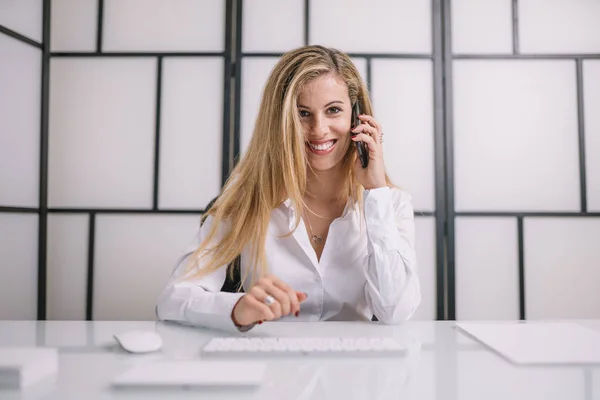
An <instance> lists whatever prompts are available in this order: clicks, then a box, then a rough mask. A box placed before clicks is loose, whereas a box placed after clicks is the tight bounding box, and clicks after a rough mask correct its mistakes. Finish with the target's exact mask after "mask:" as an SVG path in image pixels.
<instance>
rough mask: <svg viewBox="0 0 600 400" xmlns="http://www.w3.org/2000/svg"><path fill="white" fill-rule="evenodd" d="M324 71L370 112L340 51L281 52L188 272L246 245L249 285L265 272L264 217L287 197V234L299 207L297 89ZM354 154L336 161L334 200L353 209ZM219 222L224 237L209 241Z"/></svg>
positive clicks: (302, 175)
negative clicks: (338, 176)
mask: <svg viewBox="0 0 600 400" xmlns="http://www.w3.org/2000/svg"><path fill="white" fill-rule="evenodd" d="M325 74H335V75H336V76H337V77H339V78H340V79H341V80H342V81H343V82H345V83H346V85H347V87H348V95H349V97H350V101H351V104H354V102H356V101H359V102H360V103H359V104H360V108H361V110H362V112H363V113H365V114H369V115H372V109H371V102H370V99H369V93H368V90H367V87H366V85H365V83H364V82H363V80H362V79H361V77H360V74H359V72H358V70H357V69H356V67H355V66H354V64H353V63H352V61H351V59H350V57H349V56H348V55H347V54H345V53H342V52H340V51H339V50H336V49H331V48H325V47H323V46H304V47H301V48H298V49H295V50H292V51H290V52H288V53H286V54H284V55H283V56H282V57H281V59H280V60H279V62H278V63H277V65H275V67H274V69H273V71H272V72H271V75H270V76H269V79H268V80H267V83H266V86H265V89H264V93H263V97H262V101H261V104H260V109H259V111H258V116H257V119H256V124H255V127H254V132H253V135H252V138H251V140H250V144H249V146H248V149H247V151H246V153H245V155H244V156H243V158H242V159H241V160H240V162H239V163H238V164H237V166H236V167H235V169H234V170H233V172H232V173H231V175H230V177H229V179H228V180H227V182H226V183H225V186H224V188H223V191H222V193H221V195H220V196H219V198H218V199H217V200H216V202H215V203H214V204H213V206H212V207H211V208H210V209H209V210H207V213H206V214H205V216H212V217H213V222H212V225H211V228H210V230H209V233H208V235H207V237H206V238H205V240H204V241H203V242H202V243H201V244H200V245H199V247H198V248H197V249H196V251H195V252H194V254H193V256H192V258H191V261H192V263H191V265H190V266H189V267H188V272H189V271H190V269H191V268H193V267H194V265H196V263H197V262H199V261H200V259H202V258H203V257H207V260H208V261H207V263H206V265H205V266H204V267H203V268H201V269H200V270H199V271H197V272H196V273H195V274H193V276H203V275H208V274H210V273H212V272H214V271H216V270H217V269H219V268H221V267H223V266H226V265H229V264H230V263H231V262H232V261H233V260H234V259H236V257H237V256H238V255H240V254H241V252H242V250H243V249H244V248H245V247H246V246H247V245H249V246H250V254H251V255H252V259H251V265H252V280H254V279H256V277H257V276H261V275H262V274H265V273H266V272H267V265H266V257H265V241H266V236H267V227H268V225H269V221H270V217H271V212H272V211H273V210H274V209H275V208H277V207H278V206H280V205H281V204H282V203H283V202H284V201H285V200H286V199H288V198H289V199H290V200H291V203H292V205H293V207H294V208H295V210H296V213H295V215H296V221H295V228H294V229H296V228H297V227H298V225H299V223H300V218H301V215H303V213H304V211H305V207H306V206H305V204H304V200H303V195H304V193H305V190H306V179H307V174H306V168H307V158H306V153H305V151H306V150H305V138H304V133H303V130H302V124H301V121H300V118H299V115H298V105H297V99H298V96H299V94H300V92H301V90H302V88H303V87H304V85H306V84H307V83H308V82H309V81H311V80H313V79H315V78H316V77H318V76H322V75H325ZM355 154H356V147H355V146H349V147H348V151H347V152H346V154H345V156H344V158H343V160H342V168H343V170H344V171H345V174H344V176H345V182H344V186H343V190H342V193H340V198H346V199H348V198H350V199H351V200H353V201H356V202H358V203H359V204H360V203H361V200H362V193H363V187H362V186H361V185H360V184H359V183H358V182H357V180H356V179H355V177H354V173H353V163H354V160H355V157H356V156H355ZM225 221H227V225H228V227H227V228H228V229H227V232H226V233H225V235H224V236H223V238H222V239H221V240H220V242H218V243H216V244H214V243H213V242H214V239H215V235H216V234H217V232H218V231H219V228H220V227H221V224H223V223H225ZM292 232H293V231H292ZM292 232H290V233H289V234H291V233H292ZM259 271H260V275H257V274H258V272H259ZM246 272H247V271H246ZM245 278H246V277H245V276H244V278H243V280H245Z"/></svg>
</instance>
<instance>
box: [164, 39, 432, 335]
mask: <svg viewBox="0 0 600 400" xmlns="http://www.w3.org/2000/svg"><path fill="white" fill-rule="evenodd" d="M356 102H358V104H359V105H360V109H361V110H362V111H363V112H364V115H360V116H359V119H360V124H359V125H357V126H356V127H355V128H352V126H351V120H352V109H353V105H355V104H356ZM371 114H372V111H371V102H370V99H369V93H368V91H367V88H366V86H365V84H364V82H363V81H362V79H361V77H360V75H359V73H358V71H357V69H356V67H355V66H354V65H353V63H352V61H351V60H350V58H349V57H348V56H347V55H346V54H344V53H342V52H340V51H338V50H335V49H329V48H325V47H321V46H305V47H302V48H299V49H296V50H293V51H290V52H288V53H286V54H284V55H283V57H282V58H281V59H280V61H279V62H278V63H277V65H276V66H275V68H274V69H273V71H272V72H271V75H270V77H269V79H268V81H267V84H266V86H265V89H264V94H263V97H262V102H261V105H260V109H259V112H258V117H257V121H256V125H255V127H254V133H253V135H252V139H251V141H250V145H249V147H248V149H247V151H246V153H245V155H244V157H243V158H242V159H241V160H240V162H239V163H238V165H237V166H236V168H235V169H234V171H233V172H232V174H231V178H230V179H229V180H228V182H227V183H226V185H225V187H224V189H223V191H222V194H221V195H220V196H219V198H218V199H217V201H216V202H215V203H214V205H213V206H212V207H211V208H210V209H209V210H208V212H207V214H206V220H205V222H204V223H203V224H202V226H201V227H200V229H199V231H198V234H197V237H196V240H195V241H194V243H193V244H192V245H191V246H190V248H189V251H188V252H187V253H186V254H184V255H183V257H182V258H181V260H180V261H179V262H178V263H177V265H176V266H175V270H174V272H173V276H172V278H171V281H170V282H169V283H168V284H167V286H166V288H165V289H164V291H163V293H162V294H161V296H160V298H159V300H158V304H157V316H158V318H159V319H160V320H171V321H178V322H181V323H185V324H188V325H196V326H204V327H209V328H219V329H226V330H236V329H237V330H241V331H246V330H248V329H250V328H252V327H253V326H254V325H255V324H257V323H262V322H264V321H276V320H280V321H281V320H282V321H325V320H371V318H372V316H373V315H375V316H376V317H377V318H378V319H379V321H381V322H382V323H386V324H396V323H400V322H402V321H404V320H407V319H408V318H410V317H411V315H412V314H413V313H414V311H415V309H416V308H417V306H418V305H419V303H420V300H421V294H420V287H419V279H418V276H417V261H416V257H415V240H414V216H413V207H412V204H411V198H410V196H409V194H407V193H406V192H404V191H403V190H400V189H398V188H396V187H394V186H393V185H392V184H391V183H390V181H389V179H388V177H387V175H386V173H385V169H384V162H383V149H382V141H383V140H382V139H383V131H382V129H381V126H380V125H379V124H378V123H377V121H376V120H375V119H374V118H373V117H372V116H370V115H371ZM356 142H363V143H364V144H366V146H367V148H368V158H369V160H368V165H367V166H366V167H363V166H362V165H361V161H360V160H359V157H358V154H357V146H356V145H355V143H356ZM238 255H241V269H240V270H241V277H242V283H243V287H244V292H238V293H226V292H220V288H221V287H222V285H223V282H224V281H225V279H226V274H227V266H228V265H229V264H230V263H232V262H233V261H234V260H235V259H236V258H237V257H238Z"/></svg>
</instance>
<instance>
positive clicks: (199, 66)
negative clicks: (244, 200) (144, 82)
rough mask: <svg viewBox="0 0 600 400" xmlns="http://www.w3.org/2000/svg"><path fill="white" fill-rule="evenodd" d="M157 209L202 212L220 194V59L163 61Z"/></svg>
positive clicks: (221, 70)
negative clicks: (195, 210)
mask: <svg viewBox="0 0 600 400" xmlns="http://www.w3.org/2000/svg"><path fill="white" fill-rule="evenodd" d="M162 84H163V89H162V103H161V114H162V117H161V136H160V183H159V190H160V192H159V207H160V208H192V209H199V208H204V206H206V205H207V204H208V202H209V201H210V200H212V199H213V198H214V197H215V196H216V195H217V194H219V191H220V188H221V160H222V158H223V157H222V147H223V146H222V142H223V59H222V58H201V59H198V58H166V59H165V60H164V61H163V81H162Z"/></svg>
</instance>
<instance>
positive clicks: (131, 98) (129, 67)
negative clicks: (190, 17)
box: [48, 58, 156, 208]
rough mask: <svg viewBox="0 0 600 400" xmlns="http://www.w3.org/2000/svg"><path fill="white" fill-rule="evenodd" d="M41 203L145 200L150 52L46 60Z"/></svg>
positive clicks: (150, 131)
mask: <svg viewBox="0 0 600 400" xmlns="http://www.w3.org/2000/svg"><path fill="white" fill-rule="evenodd" d="M50 70H51V76H50V87H51V91H50V123H49V129H50V132H49V135H50V142H49V157H48V164H49V167H48V180H49V188H48V203H49V205H50V206H51V207H61V206H62V207H100V208H103V207H121V208H132V207H134V208H148V207H150V206H151V205H152V180H153V178H152V176H153V159H154V132H155V128H154V121H155V103H156V94H155V93H156V59H154V58H135V59H133V58H118V59H115V58H94V59H88V58H71V59H65V58H58V59H57V58H55V59H53V60H52V63H51V69H50Z"/></svg>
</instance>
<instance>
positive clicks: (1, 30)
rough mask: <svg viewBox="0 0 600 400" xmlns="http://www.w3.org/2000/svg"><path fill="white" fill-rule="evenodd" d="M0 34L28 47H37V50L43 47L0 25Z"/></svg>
mask: <svg viewBox="0 0 600 400" xmlns="http://www.w3.org/2000/svg"><path fill="white" fill-rule="evenodd" d="M42 29H43V28H42ZM0 33H4V34H5V35H6V36H9V37H11V38H13V39H16V40H19V41H21V42H23V43H26V44H28V45H30V46H33V47H37V48H38V49H42V50H43V49H44V45H43V44H42V43H38V42H36V41H35V40H33V39H30V38H28V37H27V36H24V35H21V34H20V33H17V32H15V31H13V30H12V29H10V28H7V27H6V26H4V25H0Z"/></svg>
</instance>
